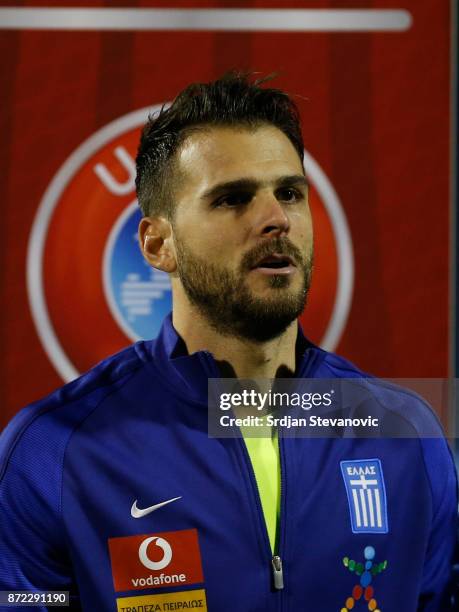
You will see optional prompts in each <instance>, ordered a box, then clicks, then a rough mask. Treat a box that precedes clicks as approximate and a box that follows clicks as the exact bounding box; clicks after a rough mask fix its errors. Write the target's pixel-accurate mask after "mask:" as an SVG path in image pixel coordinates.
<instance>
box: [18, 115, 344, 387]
mask: <svg viewBox="0 0 459 612" xmlns="http://www.w3.org/2000/svg"><path fill="white" fill-rule="evenodd" d="M161 106H162V105H157V106H155V107H153V108H148V109H141V110H139V111H135V112H132V113H130V114H128V115H125V116H123V117H120V118H119V119H117V120H116V121H114V122H112V123H110V124H109V125H106V126H104V127H103V128H102V129H100V130H99V131H97V132H96V133H94V134H93V135H92V136H91V137H90V138H89V139H88V140H86V141H85V142H83V143H82V144H81V145H80V146H79V147H78V148H77V149H76V150H75V151H74V152H73V153H72V154H71V155H70V157H69V158H68V159H67V160H66V161H65V163H64V164H63V166H62V167H61V169H60V170H59V171H58V172H57V174H56V175H55V177H54V178H53V179H52V181H51V182H50V184H49V186H48V188H47V190H46V192H45V194H44V196H43V199H42V201H41V203H40V205H39V207H38V211H37V214H36V217H35V220H34V223H33V227H32V232H31V235H30V241H29V249H28V255H27V288H28V296H29V303H30V308H31V312H32V316H33V319H34V322H35V326H36V330H37V333H38V336H39V338H40V339H41V342H42V344H43V347H44V350H45V351H46V353H47V355H48V357H49V359H50V360H51V362H52V363H53V365H54V367H55V368H56V370H57V371H58V372H59V374H60V375H61V377H62V378H63V379H64V381H69V380H72V379H73V378H75V377H76V376H78V374H79V373H80V372H83V371H86V370H87V369H89V368H90V367H92V366H93V365H94V364H95V363H97V362H98V361H100V360H101V359H103V358H104V357H106V356H107V355H109V354H112V353H115V352H117V351H118V350H120V349H122V348H123V347H125V346H127V345H128V344H131V343H132V342H135V341H137V340H139V339H143V338H146V339H149V338H154V337H155V336H156V335H157V334H158V331H159V329H160V327H161V324H162V321H163V319H164V317H165V315H166V314H167V313H168V312H169V311H170V310H171V308H172V295H171V286H170V282H169V278H168V276H167V275H166V274H164V273H163V272H160V271H157V270H153V269H152V268H150V267H149V266H148V265H147V264H146V263H145V261H144V260H143V258H142V255H141V253H140V250H139V247H138V244H137V226H138V222H139V220H140V217H141V215H140V211H139V209H138V206H137V200H136V195H135V161H134V160H135V155H136V150H137V147H138V142H139V136H140V129H141V127H142V126H143V125H144V123H145V122H146V120H147V117H148V114H149V112H152V113H155V112H156V111H158V110H159V108H161ZM305 169H306V174H307V176H308V179H309V182H310V184H311V190H310V206H311V211H312V216H313V219H314V231H315V239H314V244H315V267H316V269H318V270H319V271H320V273H318V274H316V275H315V278H314V282H313V286H312V289H311V292H310V296H309V300H308V307H307V309H306V311H305V313H304V315H303V316H302V319H301V320H302V322H303V324H304V325H305V326H306V327H307V329H308V335H309V336H310V337H311V339H312V340H314V341H316V342H318V343H320V344H321V345H322V346H323V348H325V349H328V350H333V349H334V348H335V347H336V345H337V343H338V341H339V339H340V337H341V334H342V332H343V329H344V326H345V324H346V320H347V316H348V312H349V308H350V303H351V298H352V289H353V270H354V263H353V253H352V243H351V236H350V232H349V229H348V225H347V221H346V216H345V214H344V211H343V208H342V206H341V204H340V201H339V198H338V196H337V194H336V192H335V190H334V188H333V186H332V185H331V183H330V182H329V180H328V178H327V177H326V175H325V173H324V172H323V170H322V169H321V168H320V166H319V165H318V164H317V162H316V161H315V160H314V159H313V158H312V156H311V155H310V154H309V153H308V152H307V151H305Z"/></svg>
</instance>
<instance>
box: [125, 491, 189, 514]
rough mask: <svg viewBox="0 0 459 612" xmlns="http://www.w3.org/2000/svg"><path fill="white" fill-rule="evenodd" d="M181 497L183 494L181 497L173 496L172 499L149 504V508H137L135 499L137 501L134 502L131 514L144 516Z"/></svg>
mask: <svg viewBox="0 0 459 612" xmlns="http://www.w3.org/2000/svg"><path fill="white" fill-rule="evenodd" d="M181 498H182V496H181V495H180V496H179V497H173V498H172V499H168V500H167V501H163V502H161V503H160V504H155V505H154V506H149V507H148V508H137V500H135V502H134V503H133V504H132V508H131V516H132V518H142V516H146V515H147V514H150V512H153V511H154V510H158V508H162V507H163V506H165V505H166V504H170V503H171V502H174V501H177V500H178V499H181Z"/></svg>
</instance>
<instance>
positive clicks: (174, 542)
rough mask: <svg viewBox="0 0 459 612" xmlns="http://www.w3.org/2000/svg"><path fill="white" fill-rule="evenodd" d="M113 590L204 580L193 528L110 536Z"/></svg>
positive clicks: (130, 589)
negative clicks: (120, 536) (116, 536)
mask: <svg viewBox="0 0 459 612" xmlns="http://www.w3.org/2000/svg"><path fill="white" fill-rule="evenodd" d="M108 547H109V550H110V559H111V563H112V573H113V584H114V586H115V591H132V590H137V589H155V588H164V587H169V586H172V587H177V586H182V585H185V584H196V583H199V582H203V581H204V578H203V574H202V564H201V553H200V550H199V543H198V532H197V531H196V529H185V530H182V531H169V532H165V533H152V534H147V535H136V536H127V537H122V538H110V539H109V540H108Z"/></svg>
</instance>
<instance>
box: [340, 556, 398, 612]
mask: <svg viewBox="0 0 459 612" xmlns="http://www.w3.org/2000/svg"><path fill="white" fill-rule="evenodd" d="M375 555H376V551H375V549H374V548H373V546H366V547H365V550H364V551H363V556H364V561H363V562H362V563H360V562H357V561H354V559H349V557H344V559H343V565H344V567H347V569H348V570H349V571H350V572H352V573H355V574H357V576H359V577H360V579H359V583H358V584H356V585H355V586H354V588H353V589H352V595H351V596H350V597H348V598H347V599H346V602H345V604H344V607H343V608H341V612H348V611H349V610H353V609H354V608H355V607H356V602H358V601H361V602H362V603H363V604H364V605H365V604H366V605H367V607H368V610H372V611H373V612H382V610H381V608H379V607H378V602H377V601H376V599H375V597H374V594H375V591H374V588H373V586H372V584H371V583H372V582H373V578H374V577H375V576H377V575H378V574H380V573H381V572H383V571H384V570H385V569H386V567H387V561H382V562H380V563H377V562H376V561H375Z"/></svg>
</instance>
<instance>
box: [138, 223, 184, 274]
mask: <svg viewBox="0 0 459 612" xmlns="http://www.w3.org/2000/svg"><path fill="white" fill-rule="evenodd" d="M139 243H140V250H141V251H142V255H143V256H144V258H145V259H146V261H147V262H148V263H149V264H150V266H153V267H154V268H157V269H158V270H162V271H163V272H168V273H173V272H175V271H176V269H177V261H176V258H175V249H174V242H173V238H172V226H171V224H170V222H169V221H168V220H167V219H165V218H164V217H143V219H142V220H141V221H140V224H139Z"/></svg>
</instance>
